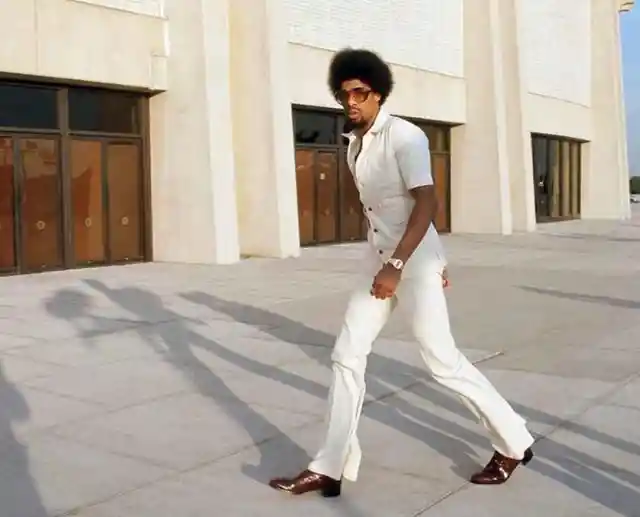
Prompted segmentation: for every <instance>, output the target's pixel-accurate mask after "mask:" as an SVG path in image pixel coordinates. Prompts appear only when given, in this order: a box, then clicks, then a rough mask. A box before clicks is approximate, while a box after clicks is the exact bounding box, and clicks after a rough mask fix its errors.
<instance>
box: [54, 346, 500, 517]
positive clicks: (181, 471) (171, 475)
mask: <svg viewBox="0 0 640 517" xmlns="http://www.w3.org/2000/svg"><path fill="white" fill-rule="evenodd" d="M502 354H503V352H495V353H493V354H491V355H489V356H487V357H483V358H481V359H477V360H476V361H473V364H479V363H482V362H485V361H489V360H490V359H493V358H495V357H498V356H500V355H502ZM421 382H422V379H420V380H417V381H415V382H413V383H411V384H410V385H409V386H406V387H404V388H400V389H398V390H395V391H394V392H392V393H388V394H386V395H383V396H381V397H379V398H377V399H374V400H370V401H367V402H365V403H364V404H363V405H367V404H371V403H372V402H378V401H381V400H384V399H387V398H389V397H392V396H394V395H397V394H398V393H401V392H403V391H406V390H408V389H410V388H411V387H413V386H417V385H418V384H420V383H421ZM174 395H175V394H174ZM174 395H170V397H171V396H174ZM115 411H119V410H114V412H115ZM323 420H324V416H322V417H321V416H318V418H315V419H312V420H310V421H308V422H305V423H303V424H301V425H298V426H295V427H293V428H291V429H289V431H297V430H300V429H305V428H306V427H311V426H312V425H315V424H317V423H318V422H322V421H323ZM52 427H53V428H54V434H56V433H55V428H56V427H58V426H52ZM278 438H279V436H272V437H270V438H265V439H264V440H261V441H259V442H254V443H251V444H247V445H246V446H244V447H240V448H239V449H236V450H235V451H231V452H229V453H228V454H223V455H221V456H219V457H217V458H215V459H214V460H208V461H205V462H202V463H200V464H197V465H193V466H191V467H189V468H187V469H178V470H173V471H171V472H168V473H167V474H166V475H164V476H160V477H159V478H158V479H154V480H153V481H150V482H147V483H142V484H140V485H137V486H135V487H132V488H130V489H127V490H122V491H120V492H118V493H116V494H112V495H110V496H107V497H105V498H102V499H100V500H97V501H92V502H90V503H87V504H85V505H83V506H80V507H76V508H72V509H70V510H67V511H65V512H62V513H59V514H56V515H55V516H54V517H72V516H74V515H78V513H79V512H81V511H82V510H86V509H88V508H93V507H95V506H98V505H100V504H104V503H107V502H109V501H112V500H114V499H117V498H119V497H122V496H124V495H127V494H131V493H134V492H137V491H139V490H143V489H145V488H148V487H150V486H153V485H156V484H158V483H161V482H163V481H167V480H170V479H175V478H177V477H179V476H183V475H185V474H187V473H189V472H194V471H196V470H199V469H203V468H206V467H208V466H210V465H213V464H214V463H218V462H220V461H222V460H226V459H228V458H232V457H233V456H236V455H239V454H242V453H244V452H246V451H247V450H249V449H251V448H253V447H260V446H261V445H264V444H265V443H267V442H269V441H272V440H276V439H278ZM115 454H119V453H115ZM139 460H140V459H139ZM143 462H144V460H143ZM148 464H150V465H154V464H153V463H148ZM465 486H466V485H462V486H461V487H460V488H458V489H457V490H455V491H453V492H452V493H450V494H447V495H445V496H444V497H443V498H441V499H440V500H439V501H438V502H437V503H436V504H438V503H440V502H441V501H443V500H444V499H446V498H447V497H449V496H451V495H453V494H455V493H457V492H459V491H460V490H462V489H463V488H464V487H465ZM433 506H434V505H431V506H430V507H429V508H431V507H433ZM429 508H427V509H426V510H424V511H427V510H428V509H429ZM422 513H423V511H421V512H419V513H417V514H416V515H415V516H413V517H418V516H419V515H421V514H422Z"/></svg>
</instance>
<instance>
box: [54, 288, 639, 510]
mask: <svg viewBox="0 0 640 517" xmlns="http://www.w3.org/2000/svg"><path fill="white" fill-rule="evenodd" d="M85 282H86V284H87V285H88V286H90V287H91V288H92V289H93V290H94V291H96V292H99V293H101V294H103V295H104V296H106V297H107V298H108V299H109V300H111V301H112V302H113V303H114V304H115V305H116V306H118V307H119V308H121V309H125V310H126V311H128V312H129V313H130V314H131V316H132V317H135V318H137V319H139V320H142V321H143V322H147V323H142V324H140V325H139V326H138V327H136V328H135V330H136V331H137V332H138V334H139V335H140V336H141V338H142V339H143V340H144V341H145V342H147V343H149V345H150V346H151V347H152V348H153V349H154V350H156V352H157V353H158V354H160V355H161V356H162V357H163V358H165V359H166V360H167V361H168V362H170V363H171V364H173V365H174V366H175V368H177V369H178V370H179V371H180V372H182V374H183V375H184V376H185V377H186V378H188V379H189V380H190V381H191V383H192V384H193V386H194V387H195V388H196V389H197V390H198V392H199V393H201V394H203V395H205V396H207V397H209V398H210V399H211V400H212V402H215V404H216V405H217V406H218V407H220V408H221V410H222V411H224V412H225V414H226V415H228V416H229V417H230V418H232V419H233V420H234V421H236V422H237V423H238V424H240V425H241V426H242V427H243V428H244V429H245V431H246V433H247V434H248V435H249V437H250V438H251V440H252V441H253V443H254V444H255V445H256V447H257V448H258V450H259V453H260V462H259V464H258V465H245V466H244V467H243V468H242V470H243V472H244V474H245V475H248V476H250V477H252V478H253V479H256V480H258V481H260V482H266V481H267V479H269V478H270V477H272V476H274V475H282V474H286V473H295V472H297V471H298V470H300V469H301V468H304V466H305V465H306V464H307V462H308V461H309V455H308V454H307V452H306V451H305V450H303V449H302V448H301V447H300V446H299V445H298V444H296V443H295V442H294V441H293V440H291V439H290V438H288V437H287V436H286V435H285V434H284V433H283V432H282V431H281V430H280V429H279V428H278V427H277V426H275V425H274V424H272V423H271V422H269V421H268V420H267V419H266V418H265V417H264V416H263V415H261V414H260V413H258V412H257V411H256V410H254V409H253V408H252V407H251V406H250V405H249V404H247V403H246V402H245V401H243V400H242V399H241V398H240V397H239V396H237V395H236V394H235V393H234V392H233V391H232V390H230V389H229V388H228V387H227V385H226V384H225V383H224V382H223V381H222V379H221V378H220V377H219V376H217V375H216V374H215V373H214V372H213V371H211V369H209V368H208V367H206V366H205V365H204V364H203V363H202V362H201V361H200V360H199V359H198V358H197V357H196V355H195V354H194V351H196V350H200V351H205V352H207V353H210V354H213V355H214V356H216V357H217V358H219V359H221V360H222V361H224V362H227V363H229V364H230V365H233V366H235V367H239V368H241V369H243V370H245V371H247V372H250V373H252V374H254V375H258V376H262V377H265V378H268V379H270V380H271V381H273V382H276V383H281V384H283V385H285V386H288V387H289V388H291V389H294V390H298V391H301V392H303V393H306V394H308V395H311V396H312V397H314V398H320V399H323V400H324V399H325V398H326V396H327V388H326V386H325V385H324V384H320V383H318V382H316V381H314V380H312V379H308V378H305V377H302V376H300V375H298V374H296V373H293V372H291V371H287V369H286V366H274V365H270V364H265V363H262V362H260V361H257V360H255V359H253V358H251V357H249V356H245V355H243V354H241V353H238V352H237V351H235V350H233V348H231V347H227V346H224V345H222V344H220V343H218V342H215V341H213V340H211V339H208V338H205V337H204V336H202V335H201V334H199V333H198V332H197V329H196V328H194V327H195V322H196V321H197V320H189V319H186V318H184V317H183V316H182V315H181V314H179V313H177V312H175V311H172V310H170V309H168V308H167V307H165V306H164V304H163V301H162V299H161V298H160V297H159V296H158V295H156V294H154V293H152V292H149V291H146V290H143V289H139V288H136V287H127V288H110V287H109V286H107V285H106V284H104V283H103V282H99V281H96V280H86V281H85ZM69 295H70V292H69V291H66V294H65V296H66V297H68V296H69ZM74 296H77V297H78V298H79V299H80V298H83V299H84V303H79V304H76V309H74V311H73V312H72V313H66V312H65V311H66V310H65V309H61V308H59V307H58V304H59V303H63V302H62V301H61V300H60V299H59V298H57V297H54V298H53V299H52V300H50V301H49V303H48V304H47V307H48V308H49V310H50V312H51V313H52V314H56V315H58V316H60V317H63V318H65V319H75V320H76V321H77V322H79V323H80V322H82V325H83V326H84V327H85V329H84V330H83V331H82V333H83V334H84V335H91V334H92V333H93V331H92V330H91V321H93V320H95V321H96V325H97V327H98V328H99V327H100V325H102V326H104V322H102V323H101V318H99V317H95V316H94V315H93V314H92V312H91V311H90V309H89V307H90V297H89V296H88V295H87V294H85V293H82V292H80V291H76V292H75V295H74ZM182 296H183V298H184V299H185V300H189V301H190V302H192V303H194V304H198V305H200V306H203V307H206V308H209V309H210V310H211V311H212V314H211V316H212V317H214V316H217V317H220V315H222V316H226V317H229V318H231V319H233V320H234V321H236V322H241V323H244V324H247V325H251V326H254V327H256V328H259V329H260V330H261V331H262V332H266V333H268V334H270V335H271V336H272V337H273V338H275V339H276V340H279V341H281V342H285V343H291V345H292V346H298V345H302V344H305V345H307V346H302V347H301V349H302V350H303V351H304V353H305V354H307V356H308V359H309V360H311V361H315V362H317V363H318V364H319V365H321V366H323V367H325V368H326V369H327V379H329V376H330V373H329V371H328V368H329V367H330V358H329V354H330V346H331V345H332V343H333V340H334V336H331V335H329V334H326V333H324V332H321V331H318V330H315V329H312V328H309V327H307V326H305V325H303V324H300V323H298V322H296V321H293V320H290V319H288V318H286V317H284V316H282V315H278V314H275V313H272V312H269V311H267V310H264V309H260V308H257V307H252V306H248V305H243V304H239V303H236V302H233V301H228V300H224V299H221V298H218V297H215V296H213V295H211V294H208V293H205V292H190V293H184V294H183V295H182ZM78 301H79V300H78ZM77 311H79V312H77ZM158 321H162V322H171V324H164V325H154V324H153V323H149V322H158ZM87 323H89V325H88V326H87ZM266 342H268V341H265V343H266ZM309 345H315V346H309ZM265 346H268V345H265ZM369 372H370V375H369V379H368V381H367V382H368V386H369V387H370V388H372V389H373V390H375V389H379V388H385V385H386V386H393V387H394V388H396V391H398V390H401V389H405V388H406V386H407V384H406V376H405V378H404V381H402V382H404V383H401V381H399V376H398V372H403V373H407V374H408V375H411V376H413V377H414V379H415V383H416V384H415V386H414V391H415V392H416V393H418V394H419V395H421V396H423V397H424V398H425V399H428V400H429V401H431V402H433V403H435V404H437V405H439V406H440V407H441V408H443V409H444V410H446V411H447V412H449V413H450V414H452V415H456V416H458V415H462V416H464V417H466V418H468V419H470V417H471V415H470V414H469V413H467V411H466V409H465V408H464V407H463V406H462V405H461V404H460V403H459V402H458V401H457V400H455V399H454V398H452V397H450V396H448V395H444V394H443V393H441V392H440V391H438V390H436V389H434V387H433V386H432V385H429V384H427V383H424V382H422V381H423V380H426V378H427V376H426V372H425V371H424V370H423V369H421V368H415V367H412V366H410V365H408V364H406V363H404V362H401V361H397V360H394V359H390V358H387V357H383V356H380V355H378V354H376V353H373V354H372V355H371V357H370V363H369ZM373 390H372V391H373ZM386 392H387V393H389V390H388V389H386ZM514 406H515V408H516V410H517V411H519V412H520V413H521V414H523V415H524V416H525V417H526V418H528V419H529V420H535V421H537V422H541V423H545V424H551V425H552V426H557V425H561V424H565V422H563V421H562V419H560V418H558V417H555V416H553V415H550V414H547V413H545V412H542V411H539V410H536V409H533V408H529V407H525V406H522V405H517V404H516V405H514ZM364 413H365V415H366V416H368V417H369V418H372V419H374V420H376V421H378V422H381V423H383V424H385V425H386V426H388V427H390V428H393V429H396V430H397V431H399V432H401V433H403V434H405V435H407V436H410V437H413V438H416V439H418V440H421V441H423V442H424V443H426V444H427V445H428V446H429V447H431V448H432V449H434V450H435V451H437V452H438V453H439V454H441V455H443V456H445V457H447V458H449V459H450V460H451V462H452V463H453V465H454V467H453V468H454V470H455V471H456V473H458V474H459V475H460V476H462V477H464V478H467V477H468V476H469V475H470V474H471V473H472V472H473V471H475V470H476V469H477V467H478V463H479V462H478V459H477V458H476V457H475V452H474V448H473V447H475V446H482V447H487V449H488V441H487V439H486V438H485V437H484V436H481V435H480V434H478V433H477V432H474V431H469V430H468V429H466V428H465V427H463V426H461V425H459V424H457V423H455V422H453V421H451V420H449V419H447V418H445V417H442V416H439V415H436V414H433V413H431V412H429V411H426V410H425V409H423V408H421V407H419V406H417V405H414V404H411V403H409V402H407V401H405V400H403V399H401V398H399V397H385V398H381V399H379V400H376V401H375V402H369V403H366V407H365V409H364ZM185 424H187V425H188V422H185ZM570 428H571V430H572V431H573V432H575V433H578V434H581V435H582V436H584V437H586V438H589V439H591V440H594V441H597V442H599V443H602V444H607V445H610V446H612V447H616V448H618V449H620V450H622V451H624V452H627V453H629V454H634V455H637V456H639V457H640V445H638V444H635V443H632V442H628V441H625V440H622V439H619V438H614V437H612V436H609V435H607V434H604V433H601V432H599V431H597V430H594V429H591V428H589V427H586V426H583V425H580V424H570ZM478 431H480V428H478ZM275 438H277V439H275ZM320 438H321V437H320V436H319V437H318V439H320ZM537 448H538V449H539V450H538V455H537V456H536V460H535V461H534V462H533V463H532V464H531V466H530V467H529V468H532V469H534V470H535V471H536V472H538V473H539V474H542V475H544V476H547V477H548V478H551V479H553V480H555V481H557V482H558V483H561V484H563V485H565V486H567V487H569V488H571V489H573V490H574V491H576V492H578V493H580V494H582V495H584V496H585V497H588V498H590V499H591V500H593V501H595V502H597V503H599V504H601V505H603V506H605V507H608V508H610V509H611V510H613V511H615V512H617V513H618V514H619V515H621V516H624V517H637V508H640V493H639V492H638V491H637V490H636V489H634V488H631V487H638V486H640V476H638V475H637V474H635V473H633V472H630V471H628V470H625V469H622V468H619V467H618V466H616V465H612V464H609V463H606V462H604V461H601V460H598V459H596V458H594V457H592V456H590V455H588V454H585V453H583V452H580V451H578V450H576V449H574V448H572V447H569V446H567V445H564V444H561V443H557V442H555V441H554V440H553V439H551V438H541V439H540V443H539V444H538V447H537ZM487 455H489V450H487ZM336 512H340V513H341V514H342V515H344V516H352V517H358V516H360V515H362V517H364V515H363V513H362V512H361V511H360V510H359V509H357V508H355V507H354V506H353V505H352V504H351V503H350V502H349V501H348V500H345V501H344V504H341V505H340V506H339V507H336Z"/></svg>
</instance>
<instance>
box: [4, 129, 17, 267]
mask: <svg viewBox="0 0 640 517" xmlns="http://www.w3.org/2000/svg"><path fill="white" fill-rule="evenodd" d="M14 195H15V193H14V185H13V139H11V138H0V271H2V270H5V269H14V268H15V266H16V253H15V235H14V221H15V220H14V208H15V207H14Z"/></svg>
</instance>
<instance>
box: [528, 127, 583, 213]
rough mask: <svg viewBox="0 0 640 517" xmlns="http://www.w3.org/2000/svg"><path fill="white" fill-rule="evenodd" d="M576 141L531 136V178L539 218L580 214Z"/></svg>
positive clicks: (578, 152) (579, 159)
mask: <svg viewBox="0 0 640 517" xmlns="http://www.w3.org/2000/svg"><path fill="white" fill-rule="evenodd" d="M580 146H581V144H580V142H576V141H574V140H569V139H566V138H554V137H547V136H542V135H534V136H533V137H532V142H531V148H532V154H533V156H532V158H533V182H534V188H535V199H536V217H537V219H538V221H539V222H541V221H547V220H551V221H552V220H558V219H570V218H576V217H579V216H580V161H581V151H580Z"/></svg>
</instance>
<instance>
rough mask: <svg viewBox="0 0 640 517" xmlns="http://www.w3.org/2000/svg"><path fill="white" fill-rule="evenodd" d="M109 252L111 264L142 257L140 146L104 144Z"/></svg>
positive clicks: (129, 143) (117, 143)
mask: <svg viewBox="0 0 640 517" xmlns="http://www.w3.org/2000/svg"><path fill="white" fill-rule="evenodd" d="M105 148H106V149H105V153H106V163H107V166H106V168H107V190H108V193H109V194H108V207H109V208H108V213H109V222H108V224H109V232H108V235H109V253H110V257H109V258H110V259H111V261H112V262H123V261H130V260H140V259H142V257H143V239H142V237H143V234H142V226H143V210H142V160H141V156H140V146H139V145H138V144H137V143H132V142H107V143H106V144H105Z"/></svg>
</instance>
